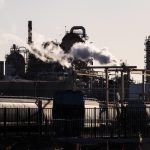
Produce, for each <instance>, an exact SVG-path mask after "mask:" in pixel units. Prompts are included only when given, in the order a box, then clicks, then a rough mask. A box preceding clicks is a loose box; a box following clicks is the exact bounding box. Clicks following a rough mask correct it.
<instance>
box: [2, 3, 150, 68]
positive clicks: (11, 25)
mask: <svg viewBox="0 0 150 150" xmlns="http://www.w3.org/2000/svg"><path fill="white" fill-rule="evenodd" d="M28 20H32V21H33V31H34V32H35V33H36V34H37V35H36V36H38V37H39V38H45V39H48V38H50V39H59V40H60V39H61V38H62V37H63V35H64V33H65V26H66V29H67V30H70V28H71V27H72V26H74V25H82V26H84V27H85V28H86V31H87V34H88V36H89V40H90V41H91V42H93V43H94V45H95V46H97V47H99V48H102V47H108V48H109V51H110V52H111V53H112V55H114V56H115V57H116V58H117V59H119V60H124V61H127V63H128V64H130V65H137V66H138V67H139V68H143V67H144V54H145V53H144V41H145V37H146V36H147V35H149V34H150V0H0V51H1V53H0V59H4V55H5V54H7V53H8V52H9V48H10V46H11V45H12V43H15V42H16V41H19V42H20V39H22V40H23V41H24V43H26V41H27V22H28ZM33 40H34V39H33ZM19 42H18V43H17V44H19ZM20 46H21V45H20Z"/></svg>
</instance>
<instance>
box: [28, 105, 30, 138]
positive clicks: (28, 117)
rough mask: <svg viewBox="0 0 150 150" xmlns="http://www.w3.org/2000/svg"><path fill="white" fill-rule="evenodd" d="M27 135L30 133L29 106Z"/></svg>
mask: <svg viewBox="0 0 150 150" xmlns="http://www.w3.org/2000/svg"><path fill="white" fill-rule="evenodd" d="M28 135H30V108H28Z"/></svg>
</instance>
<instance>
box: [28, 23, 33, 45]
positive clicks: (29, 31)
mask: <svg viewBox="0 0 150 150" xmlns="http://www.w3.org/2000/svg"><path fill="white" fill-rule="evenodd" d="M32 43H33V41H32V21H28V44H29V45H30V44H32Z"/></svg>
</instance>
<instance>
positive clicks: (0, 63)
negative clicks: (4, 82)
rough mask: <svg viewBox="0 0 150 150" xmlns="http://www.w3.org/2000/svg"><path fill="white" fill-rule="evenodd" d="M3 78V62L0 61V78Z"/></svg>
mask: <svg viewBox="0 0 150 150" xmlns="http://www.w3.org/2000/svg"><path fill="white" fill-rule="evenodd" d="M3 78H4V62H3V61H0V80H1V79H3Z"/></svg>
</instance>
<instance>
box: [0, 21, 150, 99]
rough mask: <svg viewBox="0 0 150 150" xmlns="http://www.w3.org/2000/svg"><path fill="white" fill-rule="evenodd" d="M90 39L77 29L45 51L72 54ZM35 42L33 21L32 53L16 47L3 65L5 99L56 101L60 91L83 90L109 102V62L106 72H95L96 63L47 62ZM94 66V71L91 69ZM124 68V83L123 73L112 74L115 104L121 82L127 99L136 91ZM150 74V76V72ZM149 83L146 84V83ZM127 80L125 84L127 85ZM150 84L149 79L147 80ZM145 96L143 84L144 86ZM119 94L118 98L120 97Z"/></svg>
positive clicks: (0, 66) (1, 91) (0, 73)
mask: <svg viewBox="0 0 150 150" xmlns="http://www.w3.org/2000/svg"><path fill="white" fill-rule="evenodd" d="M87 39H88V36H87V34H86V30H85V28H84V27H83V26H74V27H72V28H71V29H70V31H68V32H66V33H65V35H64V37H63V38H62V41H61V42H60V43H57V42H54V41H50V42H44V43H42V48H43V51H44V50H45V49H46V48H47V47H48V46H50V45H51V44H52V46H53V48H54V50H55V47H60V48H61V49H62V50H63V52H64V54H69V53H70V51H71V48H72V46H73V45H74V44H76V43H86V41H87ZM33 44H34V41H33V39H32V21H29V22H28V45H29V46H30V47H31V50H32V51H31V50H29V49H27V48H26V47H23V46H17V45H15V44H13V45H12V46H11V48H10V54H7V55H6V60H5V62H3V61H1V62H0V79H1V80H0V94H1V95H2V96H35V97H53V96H54V95H55V93H56V92H57V91H59V90H74V89H75V90H81V91H82V92H83V93H84V94H85V95H86V96H87V97H90V98H97V99H98V100H101V101H105V100H106V94H105V91H106V75H105V66H106V65H107V61H105V59H106V58H105V59H104V58H103V59H102V60H104V62H105V63H104V65H105V64H106V65H105V66H104V67H103V65H102V68H103V70H100V71H94V69H93V68H92V64H93V59H92V58H89V59H86V60H82V59H78V58H76V57H75V58H74V59H70V60H68V61H70V64H71V65H70V67H66V66H65V65H62V64H61V63H60V62H59V61H53V60H52V58H50V56H47V55H44V56H45V58H46V59H47V60H46V61H43V60H42V59H40V58H39V57H37V54H38V55H39V56H40V55H41V51H38V50H36V49H35V48H33V46H32V45H33ZM146 49H147V51H146V52H147V54H146V62H147V64H146V70H149V68H150V61H149V59H148V58H149V56H150V54H149V53H150V50H149V49H150V42H149V39H147V41H146ZM89 66H91V67H89ZM121 68H124V69H123V70H124V73H123V79H122V77H121V70H117V69H116V70H115V66H114V70H113V75H111V73H109V72H110V71H108V73H109V79H108V84H109V97H110V98H111V99H110V101H114V100H115V99H116V96H117V95H118V93H119V95H121V90H120V89H121V82H123V84H124V89H125V92H124V96H125V97H126V98H129V95H130V94H129V92H130V91H133V88H131V89H130V87H133V86H135V84H134V82H133V80H131V77H130V74H131V71H133V70H132V69H133V68H132V69H130V68H128V67H127V66H125V64H124V63H123V64H121ZM147 73H148V72H147ZM145 79H146V80H145ZM123 80H124V81H123ZM145 81H147V82H148V81H149V76H147V77H144V81H143V82H144V84H145V83H146V82H145ZM132 85H133V86H132ZM140 89H141V93H142V90H143V89H142V84H141V88H140ZM116 93H117V94H116Z"/></svg>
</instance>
